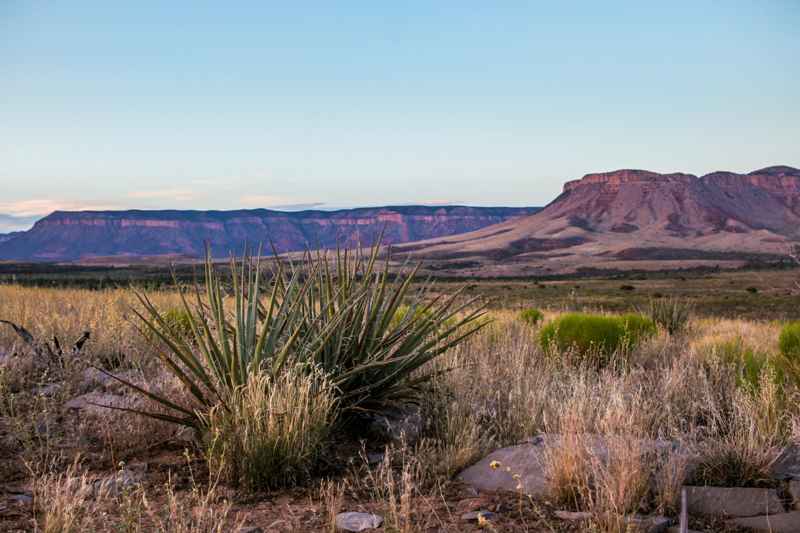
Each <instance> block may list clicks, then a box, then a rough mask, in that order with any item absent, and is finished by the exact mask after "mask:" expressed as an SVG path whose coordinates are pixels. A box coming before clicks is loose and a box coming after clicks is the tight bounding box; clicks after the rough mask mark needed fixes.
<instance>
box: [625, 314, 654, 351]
mask: <svg viewBox="0 0 800 533" xmlns="http://www.w3.org/2000/svg"><path fill="white" fill-rule="evenodd" d="M620 319H621V320H622V322H623V326H624V328H625V332H626V336H627V339H628V341H629V342H630V344H631V345H632V346H635V345H637V344H639V343H640V342H641V341H643V340H646V339H649V338H650V337H652V336H653V335H655V334H656V332H657V331H658V330H657V328H656V325H655V323H654V322H653V321H652V320H651V319H649V318H647V317H646V316H643V315H640V314H636V313H628V314H625V315H622V316H621V317H620Z"/></svg>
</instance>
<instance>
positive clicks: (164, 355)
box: [116, 245, 486, 429]
mask: <svg viewBox="0 0 800 533" xmlns="http://www.w3.org/2000/svg"><path fill="white" fill-rule="evenodd" d="M379 252H380V247H379V246H378V245H376V246H375V247H373V249H372V251H371V253H369V255H363V254H362V253H361V251H360V250H358V251H356V252H350V251H347V250H345V251H340V250H337V252H336V254H335V259H333V260H331V259H330V258H329V257H328V256H327V255H326V254H325V253H324V252H320V253H317V254H316V255H315V254H311V253H308V254H306V257H305V260H304V261H303V263H302V264H291V263H290V268H289V269H286V268H285V267H283V266H282V264H281V262H280V260H279V259H278V258H277V257H276V259H275V267H274V268H273V269H272V272H271V275H270V276H269V280H270V286H271V288H270V291H269V295H268V296H267V297H265V291H264V285H263V284H262V275H261V271H260V262H259V261H258V259H255V260H251V259H248V258H245V259H244V260H243V261H242V265H241V267H239V266H238V265H237V263H236V261H235V260H232V261H231V265H230V270H231V293H232V294H231V295H228V294H227V291H226V290H225V288H224V287H223V283H222V280H221V277H220V276H219V274H218V273H217V272H216V271H215V269H214V264H213V262H212V260H211V257H210V254H209V255H208V256H207V258H206V262H205V288H204V289H201V288H200V287H199V286H195V290H194V300H195V302H194V305H189V295H188V291H186V290H185V289H181V302H182V309H183V312H184V313H185V314H186V316H187V322H188V324H189V326H190V329H191V335H188V336H187V335H186V334H185V332H183V333H181V334H178V332H177V331H175V330H174V328H172V327H171V326H170V323H169V322H168V321H167V320H166V319H165V318H164V316H163V315H162V314H161V313H160V312H159V310H158V309H157V308H156V307H155V306H154V305H153V303H152V302H151V301H150V300H149V298H148V296H147V294H145V293H143V292H136V296H137V297H138V299H139V302H140V304H141V310H135V311H134V312H135V313H136V315H137V316H138V317H139V318H140V319H141V322H142V324H143V325H144V327H145V328H146V329H147V330H148V331H149V332H150V333H151V336H153V337H154V338H157V339H160V340H161V341H162V343H163V345H164V347H165V348H166V349H165V350H161V351H159V352H158V353H157V355H158V357H159V358H160V360H161V361H162V362H163V364H164V365H165V367H166V368H167V369H168V370H169V371H170V372H171V373H172V374H173V375H175V377H176V378H177V379H179V380H180V381H181V383H182V384H183V385H184V387H185V388H186V390H187V391H188V392H189V394H190V395H191V397H192V399H193V404H194V405H179V404H177V403H176V402H175V401H172V400H171V399H170V398H166V397H163V396H159V395H157V394H154V393H152V392H149V391H147V390H145V389H143V388H142V387H138V386H136V385H134V384H132V383H129V382H126V381H124V380H121V379H120V378H116V379H118V380H120V381H123V382H124V383H126V384H128V385H129V386H130V387H132V388H134V389H135V390H137V391H138V392H140V393H142V394H144V395H146V396H148V397H149V398H150V399H152V400H155V401H156V402H158V403H159V404H161V406H163V407H164V408H165V409H166V410H167V411H168V412H169V413H172V414H169V415H165V414H158V413H146V412H141V411H137V412H139V413H140V414H144V415H148V416H152V417H155V418H159V419H161V420H167V421H170V422H175V423H181V424H185V425H189V426H192V427H195V428H197V429H202V428H203V416H202V415H203V414H204V413H207V412H209V411H210V410H211V409H212V408H216V409H220V408H221V409H228V403H229V399H230V398H231V395H232V394H233V393H234V391H236V390H238V389H240V388H241V387H242V386H243V385H244V384H245V383H247V380H248V376H249V375H250V374H252V372H254V371H256V370H258V371H262V372H266V373H267V375H269V376H273V377H278V376H280V375H281V374H282V373H283V372H285V371H287V370H292V371H294V369H296V368H306V369H308V371H314V372H322V373H323V374H324V375H325V376H327V379H329V380H330V382H331V383H332V384H333V386H334V388H335V390H336V400H337V403H338V405H339V407H340V408H341V410H342V411H343V412H345V413H347V412H353V411H361V410H379V409H381V408H384V407H387V406H389V405H395V404H399V403H403V402H408V401H413V400H414V399H415V398H416V395H417V394H418V392H419V388H420V386H421V385H422V384H423V383H424V382H425V381H426V380H428V379H430V377H431V376H432V373H431V372H433V370H424V369H425V368H426V365H427V363H429V362H430V361H432V360H433V359H435V358H436V357H438V356H439V355H441V354H442V353H444V352H446V351H447V350H449V349H450V348H452V347H453V346H455V345H457V344H458V343H460V342H462V341H463V340H464V339H466V338H467V337H469V336H470V335H472V334H474V333H475V332H476V331H477V330H479V329H480V328H481V327H483V326H484V325H485V324H486V322H485V321H479V320H477V319H478V318H480V317H482V316H483V314H484V306H482V305H475V300H468V301H465V302H463V303H459V302H460V300H461V297H460V292H459V291H456V292H454V293H453V294H452V295H450V296H447V297H445V296H441V295H440V296H436V297H434V296H433V295H432V290H431V289H432V285H431V284H429V283H425V284H423V285H422V286H421V288H419V289H417V290H416V291H414V293H413V294H412V293H411V286H412V282H413V281H414V279H415V276H416V274H417V272H418V270H419V266H417V267H414V268H411V269H408V270H405V271H403V272H401V273H399V274H397V275H396V276H391V275H390V273H389V268H388V261H386V265H385V266H384V268H383V269H377V268H376V264H377V260H378V256H379ZM401 305H403V306H404V308H405V309H406V312H405V314H404V315H403V316H402V317H401V319H400V320H397V319H396V315H397V312H398V309H400V306H401Z"/></svg>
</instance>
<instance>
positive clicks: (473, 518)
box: [461, 511, 495, 522]
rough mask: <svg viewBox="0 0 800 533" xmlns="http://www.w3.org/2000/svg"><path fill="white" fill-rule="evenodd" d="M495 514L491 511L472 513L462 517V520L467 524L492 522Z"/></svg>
mask: <svg viewBox="0 0 800 533" xmlns="http://www.w3.org/2000/svg"><path fill="white" fill-rule="evenodd" d="M494 517H495V514H494V513H493V512H491V511H470V512H468V513H464V514H462V515H461V520H466V521H467V522H478V521H479V520H481V519H483V520H492V519H493V518H494Z"/></svg>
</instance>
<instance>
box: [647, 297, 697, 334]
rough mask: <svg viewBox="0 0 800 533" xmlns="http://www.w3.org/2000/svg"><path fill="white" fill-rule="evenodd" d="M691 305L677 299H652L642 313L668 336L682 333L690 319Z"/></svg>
mask: <svg viewBox="0 0 800 533" xmlns="http://www.w3.org/2000/svg"><path fill="white" fill-rule="evenodd" d="M692 309H693V306H692V304H691V303H689V302H686V301H685V300H681V299H679V298H669V299H652V300H650V304H649V305H648V307H647V309H646V310H645V311H644V312H643V314H646V315H648V316H649V317H650V319H651V320H652V321H653V322H655V323H656V324H657V325H658V326H660V327H661V328H662V329H664V330H665V331H667V332H668V333H669V334H670V335H675V334H678V333H682V332H683V331H685V330H686V327H687V326H688V324H689V319H690V318H691V317H692Z"/></svg>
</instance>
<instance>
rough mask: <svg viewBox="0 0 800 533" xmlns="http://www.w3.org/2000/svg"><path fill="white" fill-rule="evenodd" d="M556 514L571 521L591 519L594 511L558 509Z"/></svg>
mask: <svg viewBox="0 0 800 533" xmlns="http://www.w3.org/2000/svg"><path fill="white" fill-rule="evenodd" d="M555 515H556V516H557V517H558V518H560V519H561V520H568V521H570V522H579V521H581V520H589V519H590V518H591V517H592V513H586V512H583V511H578V512H575V511H556V512H555Z"/></svg>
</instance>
